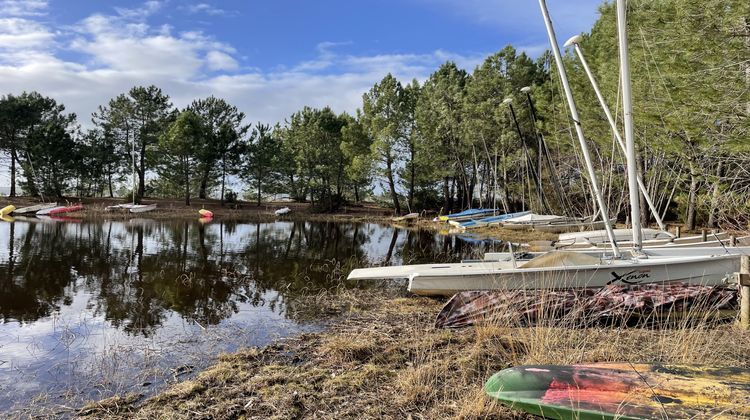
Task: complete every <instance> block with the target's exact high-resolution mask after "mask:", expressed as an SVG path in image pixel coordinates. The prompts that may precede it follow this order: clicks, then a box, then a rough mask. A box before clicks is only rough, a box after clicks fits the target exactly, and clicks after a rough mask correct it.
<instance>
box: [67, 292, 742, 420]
mask: <svg viewBox="0 0 750 420" xmlns="http://www.w3.org/2000/svg"><path fill="white" fill-rule="evenodd" d="M316 299H329V300H330V301H331V302H332V303H334V306H335V307H336V308H337V309H336V314H335V315H334V316H333V317H332V318H331V319H330V322H329V326H328V327H327V328H325V329H324V330H322V331H320V332H313V333H303V334H301V335H299V336H296V337H291V338H287V339H282V340H278V341H276V342H274V343H273V344H270V345H268V346H266V347H263V348H247V349H242V350H240V351H238V352H235V353H231V354H223V355H220V356H219V358H218V361H217V362H216V363H214V364H213V365H212V366H210V367H209V368H207V369H206V370H204V371H202V372H200V373H198V374H197V375H196V376H195V377H194V378H192V379H188V380H185V381H183V382H180V383H177V384H174V385H172V386H169V387H167V388H166V389H164V390H162V391H161V392H158V393H157V394H156V395H154V396H152V397H149V398H143V397H141V396H139V395H134V394H128V395H119V396H116V397H112V398H108V399H105V400H101V401H97V402H92V403H91V404H88V405H87V406H85V407H83V408H81V409H80V410H79V411H78V415H79V416H83V417H86V418H108V419H125V418H185V419H187V418H194V417H196V416H197V417H202V418H237V417H246V418H307V417H316V418H449V417H450V418H497V419H507V418H515V419H527V418H529V419H531V418H536V417H533V416H530V415H527V414H524V413H522V412H519V411H514V410H512V409H510V408H507V407H505V406H502V405H500V404H498V403H496V402H495V401H493V400H491V399H490V398H488V397H487V396H485V394H484V392H483V386H484V383H485V381H486V380H487V379H488V378H489V376H491V375H492V374H493V373H495V372H497V371H498V370H501V369H504V368H507V367H510V366H516V365H521V364H569V363H588V362H602V361H623V360H625V361H630V362H641V363H677V364H711V365H722V366H736V367H750V360H748V359H747V357H746V354H747V352H748V351H750V333H749V332H747V331H742V330H740V329H738V328H737V327H735V326H734V325H733V324H720V325H711V327H710V328H702V327H701V326H698V327H688V326H686V325H675V326H670V327H662V328H656V329H654V328H620V327H606V326H604V327H586V328H569V326H565V325H563V324H564V321H562V322H559V323H555V322H552V321H551V320H548V321H547V322H545V323H544V324H543V325H542V326H531V327H522V326H519V325H508V324H502V325H501V324H493V323H488V324H484V325H481V324H480V325H477V326H475V327H470V328H464V329H456V330H444V329H436V328H434V319H435V315H436V314H437V313H438V311H439V310H440V308H441V307H442V305H443V304H444V300H442V299H432V298H425V297H414V296H405V295H404V294H403V293H398V294H395V295H394V294H388V293H387V292H383V291H377V290H376V291H373V290H356V289H355V290H350V291H348V292H346V293H344V294H343V295H339V294H330V295H327V296H319V297H317V298H316Z"/></svg>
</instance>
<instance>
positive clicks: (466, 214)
mask: <svg viewBox="0 0 750 420" xmlns="http://www.w3.org/2000/svg"><path fill="white" fill-rule="evenodd" d="M493 213H497V209H468V210H464V211H462V212H459V213H452V214H449V215H446V216H440V217H439V218H438V219H439V220H441V221H444V222H446V221H449V220H453V221H460V220H470V219H475V218H478V217H482V216H486V215H489V214H493Z"/></svg>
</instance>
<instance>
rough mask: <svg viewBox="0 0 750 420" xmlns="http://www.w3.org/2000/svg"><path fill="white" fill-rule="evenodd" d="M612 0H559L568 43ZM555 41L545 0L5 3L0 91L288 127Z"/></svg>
mask: <svg viewBox="0 0 750 420" xmlns="http://www.w3.org/2000/svg"><path fill="white" fill-rule="evenodd" d="M601 1H602V0H548V7H549V9H550V13H551V15H552V19H553V21H554V22H555V26H556V31H557V36H558V39H559V40H560V41H561V42H563V41H564V40H565V39H567V38H568V37H570V36H572V35H574V34H577V33H580V32H584V31H587V30H589V29H590V28H591V25H592V24H593V22H594V21H595V20H596V17H597V9H598V5H599V4H600V3H601ZM547 42H548V41H547V38H546V33H545V30H544V25H543V22H542V18H541V12H540V10H539V5H538V2H537V1H534V0H527V1H511V0H399V1H397V0H379V1H373V0H359V1H358V0H316V1H314V0H307V1H304V0H297V1H291V0H274V1H242V0H224V1H218V0H151V1H142V0H141V1H133V0H122V1H115V0H110V1H93V0H0V94H7V93H14V94H18V93H21V92H23V91H32V90H36V91H39V92H40V93H42V94H43V95H45V96H50V97H53V98H55V99H56V100H57V101H58V102H62V103H63V104H65V106H66V108H67V110H68V111H69V112H75V113H76V114H77V115H78V119H79V122H80V123H81V124H82V125H83V126H84V127H89V126H91V122H90V120H91V113H92V112H94V111H96V109H97V107H98V106H99V105H104V104H106V103H107V102H108V101H109V100H110V99H111V98H113V97H115V96H117V95H118V94H120V93H124V92H127V91H128V90H129V89H130V88H131V87H133V86H136V85H150V84H154V85H157V86H159V87H160V88H162V90H164V92H165V93H166V94H168V95H169V96H170V97H171V99H172V102H173V103H174V104H175V105H176V106H178V107H184V106H186V105H188V104H189V103H190V102H192V101H193V100H194V99H196V98H202V97H207V96H210V95H215V96H217V97H221V98H224V99H226V100H227V101H228V102H230V103H232V104H234V105H236V106H237V107H238V108H239V109H240V110H242V111H243V112H245V114H246V115H247V119H248V121H249V122H264V123H276V122H279V121H283V120H284V119H285V118H287V117H288V116H289V115H291V114H292V113H294V112H295V111H297V110H299V109H300V108H302V107H303V106H305V105H309V106H312V107H323V106H331V108H332V109H333V110H334V111H336V112H343V111H348V112H350V113H353V112H354V111H355V110H356V109H357V108H358V107H360V106H361V100H362V99H361V98H362V94H363V93H364V92H365V91H367V90H368V89H369V88H370V87H372V85H373V84H375V83H376V82H378V81H379V80H381V79H382V78H383V76H385V75H386V74H387V73H388V72H391V73H393V74H394V75H395V76H396V77H397V78H398V79H400V80H403V81H409V80H411V79H413V78H416V79H418V80H425V79H426V78H427V77H428V76H429V74H430V73H431V72H433V71H434V70H436V69H437V68H438V66H439V65H440V64H441V63H443V62H445V61H447V60H452V61H455V62H456V63H457V65H459V66H460V67H462V68H465V69H466V70H468V71H471V70H473V68H474V67H475V66H476V65H477V64H479V63H481V61H483V60H484V58H486V57H487V56H488V55H489V54H492V53H494V52H497V51H499V50H500V49H502V48H503V47H504V46H505V45H507V44H513V45H514V46H515V47H516V48H517V49H519V50H523V51H526V52H527V53H528V54H530V55H532V56H536V55H538V54H539V53H540V52H542V51H544V50H545V49H546V48H548V43H547ZM2 172H4V171H2ZM2 178H3V176H2V175H0V185H4V184H7V182H3V179H2Z"/></svg>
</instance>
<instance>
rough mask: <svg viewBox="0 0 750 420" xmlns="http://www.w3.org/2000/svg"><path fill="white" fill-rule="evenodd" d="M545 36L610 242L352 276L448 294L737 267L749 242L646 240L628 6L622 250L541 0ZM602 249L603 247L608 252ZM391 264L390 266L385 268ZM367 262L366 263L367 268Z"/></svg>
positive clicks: (620, 22) (635, 280)
mask: <svg viewBox="0 0 750 420" xmlns="http://www.w3.org/2000/svg"><path fill="white" fill-rule="evenodd" d="M539 5H540V8H541V10H542V15H543V17H544V22H545V26H546V29H547V34H548V36H549V40H550V44H551V47H552V52H553V55H554V57H555V63H556V65H557V68H558V73H559V75H560V79H561V82H562V85H563V90H564V92H565V98H566V102H567V105H568V108H569V110H570V116H571V119H572V121H573V124H574V127H575V132H576V134H577V137H578V140H579V142H580V146H581V150H582V152H583V153H582V154H583V158H584V161H585V163H586V169H587V172H588V175H589V180H590V182H591V189H592V190H593V192H594V196H595V198H596V203H597V206H598V208H599V209H598V210H599V214H600V215H601V217H602V220H603V221H604V225H605V226H604V227H605V233H606V236H607V239H608V244H607V245H608V246H609V247H610V248H611V254H610V249H601V250H600V249H597V250H595V252H594V253H593V254H592V253H590V252H560V251H552V252H547V253H543V254H541V255H538V256H534V258H532V259H530V260H529V261H527V262H524V263H522V264H520V265H519V262H518V261H517V260H516V259H515V256H514V254H513V253H510V257H509V259H506V260H503V261H487V262H484V261H481V262H466V263H461V264H448V265H422V266H411V267H409V266H402V267H400V268H394V267H382V268H383V269H384V270H381V272H380V273H376V272H375V271H377V269H360V270H354V271H352V273H350V275H349V278H350V279H365V278H384V277H375V276H376V275H379V276H384V275H386V274H387V275H389V276H391V277H386V278H397V276H400V277H401V278H403V277H406V278H408V279H409V290H410V291H411V292H413V293H416V294H424V295H449V294H453V293H456V292H459V291H465V290H492V289H559V288H598V287H603V286H606V285H609V284H623V285H635V284H648V283H670V282H678V281H679V282H687V283H695V284H703V285H721V284H724V283H725V282H726V281H727V279H728V278H729V277H730V276H731V275H732V273H735V272H737V271H739V269H740V257H741V256H742V255H747V254H748V253H750V248H742V247H731V248H726V247H723V246H722V247H710V248H703V247H701V248H681V247H665V248H663V249H654V248H646V249H645V250H644V248H643V233H642V231H641V227H640V225H639V224H638V221H640V220H641V217H640V207H639V204H638V203H639V202H640V199H639V185H638V176H637V173H636V165H635V162H636V160H635V141H634V132H633V118H632V98H631V88H630V69H629V57H628V48H627V36H626V32H625V30H626V24H625V21H626V11H625V2H624V0H618V1H617V31H618V42H619V47H620V48H619V49H620V66H621V72H620V73H621V83H622V88H623V111H624V126H625V151H626V163H627V178H628V189H629V193H630V196H629V201H630V204H631V205H630V220H632V221H634V226H633V228H632V229H629V233H630V234H631V236H632V240H631V242H630V244H629V245H630V247H629V249H627V250H621V248H620V247H619V246H618V242H617V239H618V235H617V234H616V232H615V231H614V229H613V228H612V225H611V223H610V219H609V217H608V209H607V207H606V204H605V202H604V200H603V197H602V195H601V192H600V189H599V186H598V181H597V177H596V173H595V171H594V167H593V164H592V161H591V158H590V154H589V151H588V146H587V144H586V141H585V138H584V135H583V128H582V126H581V124H580V118H579V117H578V110H577V108H576V104H575V101H574V99H573V95H572V91H571V89H570V85H569V83H568V80H567V75H566V72H565V67H564V66H563V61H562V55H561V54H560V49H559V46H558V44H557V39H556V36H555V33H554V29H553V26H552V21H551V19H550V17H549V12H548V10H547V6H546V3H545V0H539ZM605 253H606V254H605ZM385 269H390V270H385ZM367 270H370V271H367Z"/></svg>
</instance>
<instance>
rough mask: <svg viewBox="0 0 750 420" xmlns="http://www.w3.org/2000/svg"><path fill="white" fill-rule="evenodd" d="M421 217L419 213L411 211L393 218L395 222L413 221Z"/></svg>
mask: <svg viewBox="0 0 750 420" xmlns="http://www.w3.org/2000/svg"><path fill="white" fill-rule="evenodd" d="M417 219H419V213H409V214H405V215H403V216H398V217H394V218H392V219H391V220H392V221H394V222H411V221H414V220H417Z"/></svg>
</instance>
